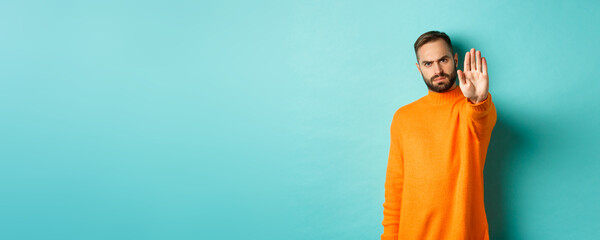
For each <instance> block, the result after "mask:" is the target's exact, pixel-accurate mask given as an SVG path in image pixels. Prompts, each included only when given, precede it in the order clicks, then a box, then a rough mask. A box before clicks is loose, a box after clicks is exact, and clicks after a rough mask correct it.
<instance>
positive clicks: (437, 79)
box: [433, 77, 446, 82]
mask: <svg viewBox="0 0 600 240" xmlns="http://www.w3.org/2000/svg"><path fill="white" fill-rule="evenodd" d="M444 79H446V77H439V78H436V79H434V80H433V81H434V82H438V81H442V80H444Z"/></svg>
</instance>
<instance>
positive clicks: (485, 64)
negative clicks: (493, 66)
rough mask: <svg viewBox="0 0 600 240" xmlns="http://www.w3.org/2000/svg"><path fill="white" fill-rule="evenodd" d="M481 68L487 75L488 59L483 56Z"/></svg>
mask: <svg viewBox="0 0 600 240" xmlns="http://www.w3.org/2000/svg"><path fill="white" fill-rule="evenodd" d="M481 69H482V72H483V74H484V75H487V60H485V58H481Z"/></svg>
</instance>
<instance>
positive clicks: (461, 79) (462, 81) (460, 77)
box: [456, 70, 467, 85]
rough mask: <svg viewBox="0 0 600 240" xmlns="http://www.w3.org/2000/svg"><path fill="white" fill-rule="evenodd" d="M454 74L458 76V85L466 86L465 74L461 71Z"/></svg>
mask: <svg viewBox="0 0 600 240" xmlns="http://www.w3.org/2000/svg"><path fill="white" fill-rule="evenodd" d="M456 73H457V75H458V82H460V85H465V84H467V82H466V79H465V73H464V72H463V71H461V70H458V71H456Z"/></svg>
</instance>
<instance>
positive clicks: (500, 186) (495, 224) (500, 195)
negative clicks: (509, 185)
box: [484, 114, 523, 240]
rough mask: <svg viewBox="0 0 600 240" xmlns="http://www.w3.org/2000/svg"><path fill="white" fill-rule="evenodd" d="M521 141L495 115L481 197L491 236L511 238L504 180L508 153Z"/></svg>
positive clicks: (508, 163) (508, 157) (495, 238)
mask: <svg viewBox="0 0 600 240" xmlns="http://www.w3.org/2000/svg"><path fill="white" fill-rule="evenodd" d="M522 142H523V138H522V137H520V136H519V135H517V132H516V131H515V130H514V128H511V126H509V125H508V124H507V123H506V121H505V120H503V119H502V118H501V115H500V114H498V119H497V120H496V126H495V127H494V130H493V132H492V138H491V140H490V145H489V147H488V152H487V156H486V160H485V168H484V184H485V185H484V191H485V192H484V200H485V210H486V215H487V220H488V224H489V233H490V239H494V240H504V239H509V237H510V236H509V233H508V232H507V229H506V225H507V224H506V219H507V218H506V212H507V210H506V206H507V203H506V202H505V199H506V198H505V196H506V193H507V192H508V190H507V189H506V186H504V184H505V183H506V182H507V181H506V176H507V171H508V170H509V169H508V168H507V167H508V166H510V165H512V164H511V162H510V160H511V159H512V156H511V154H512V153H513V152H515V150H516V148H517V146H520V145H521V143H522Z"/></svg>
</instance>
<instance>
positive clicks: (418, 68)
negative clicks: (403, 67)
mask: <svg viewBox="0 0 600 240" xmlns="http://www.w3.org/2000/svg"><path fill="white" fill-rule="evenodd" d="M415 65H417V70H419V72H421V68H420V67H419V64H418V63H415Z"/></svg>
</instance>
